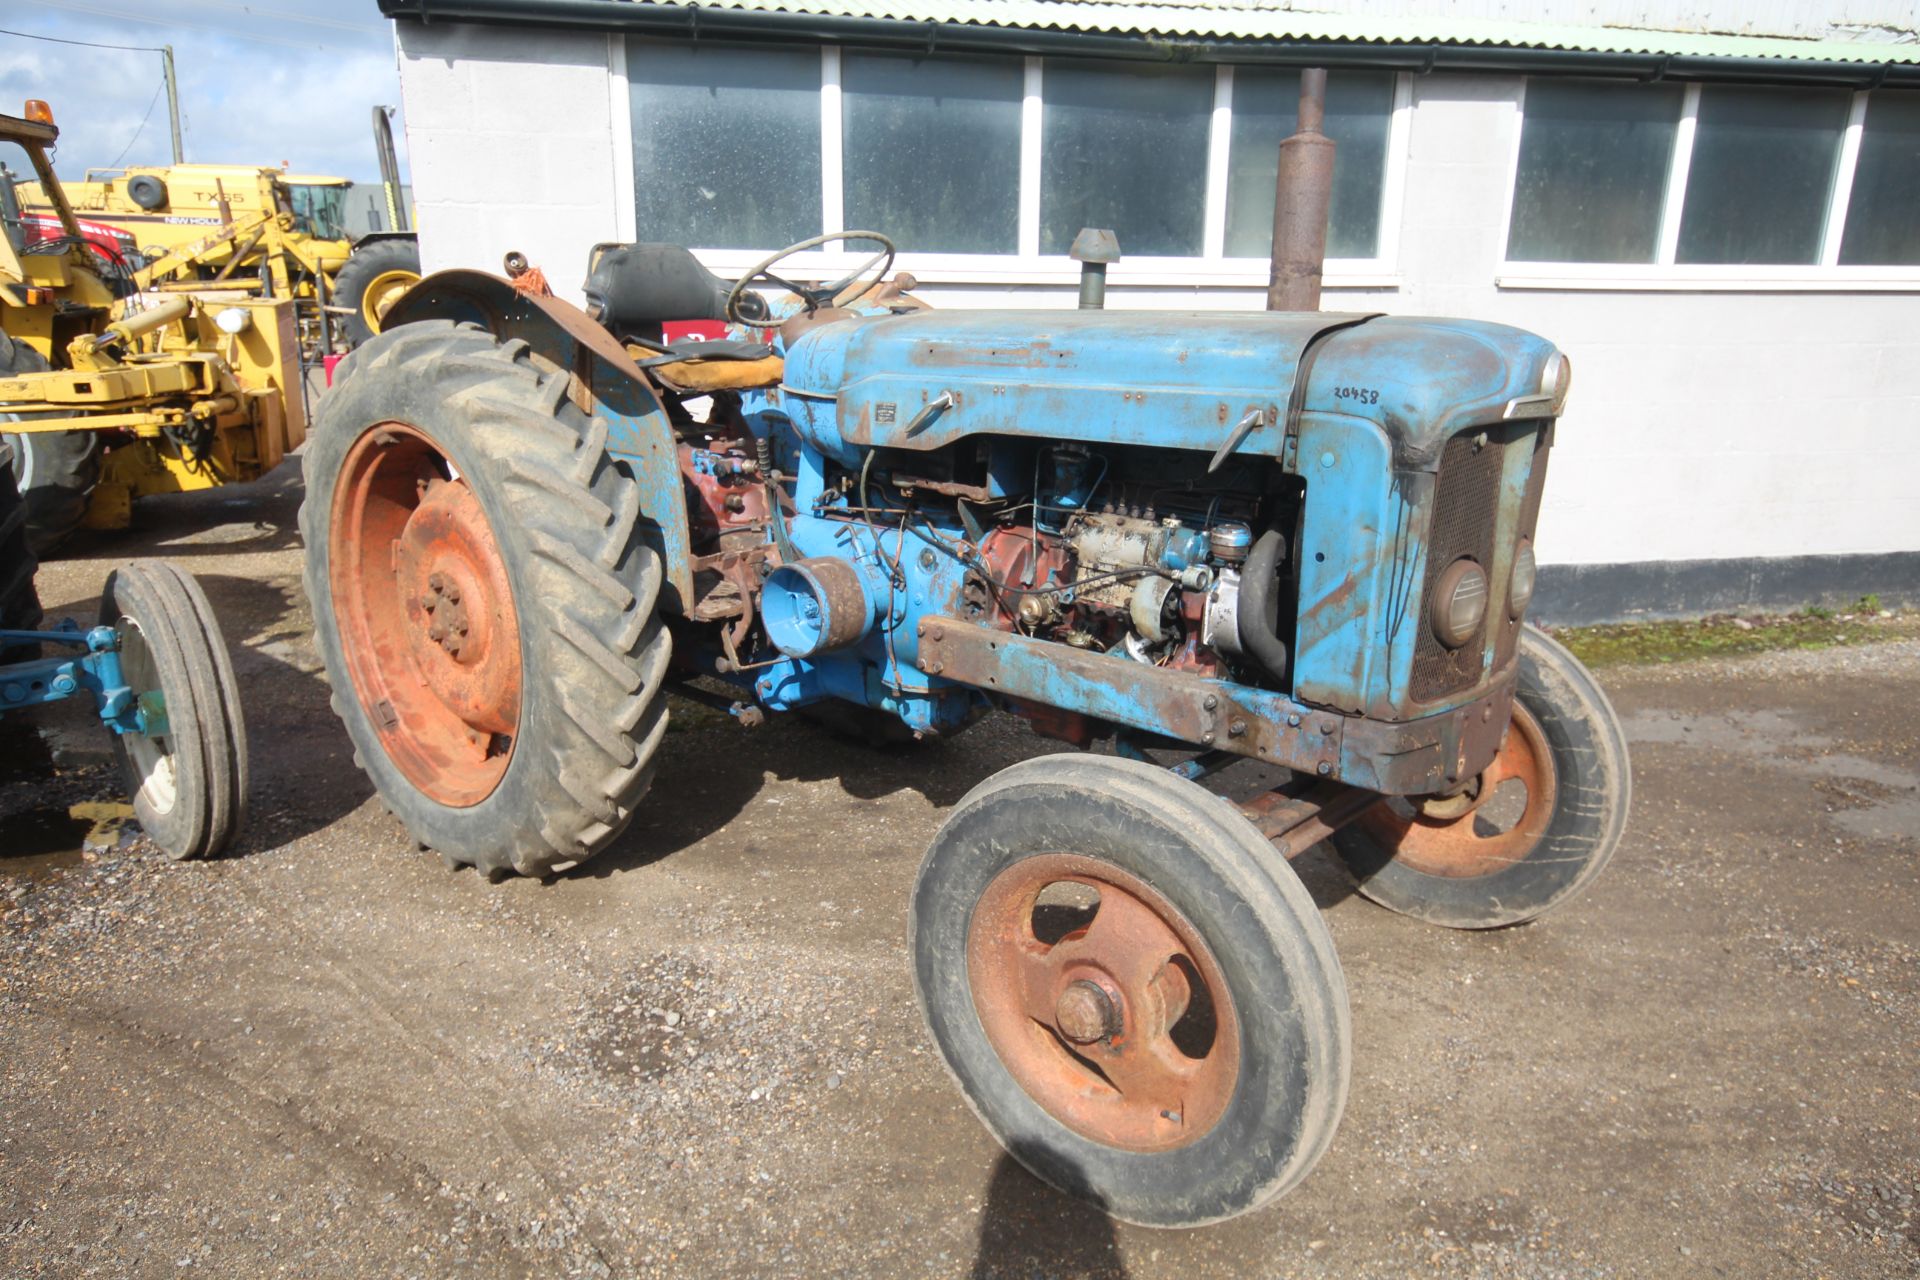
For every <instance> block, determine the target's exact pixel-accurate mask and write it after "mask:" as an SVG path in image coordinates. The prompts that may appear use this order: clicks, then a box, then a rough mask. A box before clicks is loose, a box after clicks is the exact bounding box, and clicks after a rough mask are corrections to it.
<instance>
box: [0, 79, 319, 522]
mask: <svg viewBox="0 0 1920 1280" xmlns="http://www.w3.org/2000/svg"><path fill="white" fill-rule="evenodd" d="M58 137H59V131H58V129H56V128H55V126H54V124H53V116H52V112H51V111H50V110H48V108H47V106H46V104H45V103H42V102H37V101H34V102H29V103H28V104H27V117H26V118H24V119H22V118H19V117H15V116H7V115H0V149H4V150H11V149H12V147H13V146H17V147H18V148H19V149H20V151H22V152H24V154H25V157H26V160H27V163H28V165H29V166H30V167H31V169H32V171H33V173H34V174H35V175H36V177H37V178H38V179H39V182H38V184H37V185H38V187H39V190H40V191H41V192H42V193H43V197H44V198H45V199H46V201H47V205H46V207H47V208H48V209H50V210H51V216H52V218H53V220H54V224H55V226H56V227H57V233H56V234H54V235H53V236H51V237H48V236H45V235H44V234H43V232H42V228H41V227H40V226H38V225H36V224H32V223H29V222H28V221H27V219H25V218H24V217H23V216H22V213H21V208H20V204H19V202H18V200H17V198H16V196H15V188H14V184H13V182H12V181H11V179H10V178H9V177H8V176H7V173H6V171H4V170H0V224H3V225H0V232H4V234H0V419H6V420H7V421H6V424H5V425H6V427H7V432H6V442H7V444H8V445H9V446H10V447H11V451H12V454H13V465H14V471H15V476H16V478H17V479H18V481H19V485H20V490H21V493H22V495H23V497H24V498H25V505H26V509H27V527H28V536H29V540H30V541H31V543H32V544H33V546H34V549H35V550H36V551H43V550H45V549H46V548H49V547H51V546H52V545H53V544H54V543H56V542H58V541H59V540H60V539H61V538H62V537H64V536H65V535H66V534H68V533H70V532H71V531H72V530H73V529H74V528H75V527H77V526H78V525H80V524H81V523H83V522H84V523H86V524H87V525H89V526H91V527H96V528H122V527H125V525H126V524H127V523H128V521H129V520H130V519H131V517H132V507H133V500H134V499H135V498H137V497H140V496H143V495H147V494H154V493H176V492H181V491H184V490H190V489H206V488H212V487H213V486H215V485H221V484H230V483H234V482H236V481H243V480H252V479H254V478H256V477H258V476H260V475H262V474H264V473H265V472H267V471H268V470H270V469H271V468H273V467H274V466H275V465H276V464H278V463H279V461H280V459H281V458H282V457H283V456H285V454H286V453H287V452H288V451H289V450H291V449H293V448H295V447H296V446H298V445H299V444H300V442H301V441H302V440H303V439H305V438H306V412H305V408H304V403H303V401H302V399H301V385H300V369H301V366H300V344H299V337H298V333H297V329H296V324H295V314H294V313H295V303H294V301H293V300H292V299H291V298H288V297H284V296H279V297H260V296H256V295H255V294H253V293H250V292H249V291H248V290H247V289H245V288H244V287H242V286H241V285H239V284H236V285H234V286H233V287H228V288H223V287H222V286H221V283H220V282H218V281H212V282H201V283H200V284H199V285H198V286H197V287H195V288H193V289H191V290H184V291H183V290H176V291H173V292H166V293H162V292H155V291H145V290H142V289H141V288H140V287H139V285H140V282H139V281H138V280H137V279H136V278H135V276H134V274H133V273H131V272H129V271H126V270H125V269H124V268H119V267H116V266H115V265H114V264H113V262H112V260H111V259H110V258H108V259H103V258H102V257H101V256H100V255H99V254H98V252H97V251H96V249H95V248H94V247H93V246H92V244H91V243H90V239H89V237H88V236H87V235H86V234H85V233H84V231H83V229H82V227H81V225H80V223H79V221H78V219H76V218H75V216H74V213H73V210H72V208H71V207H70V206H69V205H68V204H67V202H66V198H65V194H64V192H63V191H62V188H61V185H60V182H59V180H58V179H57V178H56V177H55V176H54V172H53V167H52V165H51V163H50V162H49V161H48V159H47V148H48V147H49V146H51V145H52V144H53V142H54V141H55V140H56V139H57V138H58ZM7 144H12V145H11V146H9V145H7ZM277 216H278V215H275V217H276V218H277Z"/></svg>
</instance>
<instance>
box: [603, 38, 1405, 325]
mask: <svg viewBox="0 0 1920 1280" xmlns="http://www.w3.org/2000/svg"><path fill="white" fill-rule="evenodd" d="M613 40H614V43H613V54H612V58H613V66H614V69H615V83H616V85H617V86H619V87H618V89H617V90H616V92H617V93H619V94H621V95H623V96H624V107H625V110H624V114H625V122H624V124H625V127H626V128H627V129H628V130H629V131H630V133H631V139H632V146H631V154H632V166H633V173H632V185H633V192H634V201H633V205H632V209H633V224H632V228H631V231H630V232H629V231H626V230H624V229H623V232H622V234H631V235H633V236H634V237H635V238H637V239H641V240H664V241H671V242H675V243H680V244H685V245H687V246H688V247H690V248H692V249H694V250H696V251H697V252H699V253H700V255H701V257H702V259H703V260H704V261H706V262H707V264H708V266H710V267H711V268H713V269H714V270H716V271H719V272H722V273H723V274H724V273H727V272H730V271H738V270H740V269H744V268H745V267H747V266H749V265H751V264H752V262H754V261H755V260H756V259H757V258H759V257H762V256H764V255H765V254H766V253H767V252H769V251H770V250H773V249H777V248H780V247H781V246H783V245H786V244H791V243H795V242H797V241H800V240H805V239H809V238H811V237H813V236H816V235H819V234H820V233H821V232H823V231H840V230H846V229H854V228H860V229H871V230H875V231H881V232H884V233H886V234H887V235H888V236H890V237H891V238H893V240H894V241H895V243H896V244H897V245H898V247H899V250H900V253H901V266H902V267H903V268H905V269H907V270H911V271H912V272H914V273H915V274H916V275H917V276H919V277H920V278H921V279H922V280H927V281H954V282H979V283H1010V284H1011V283H1020V282H1025V281H1033V282H1042V281H1044V282H1049V283H1053V282H1058V283H1071V281H1072V279H1073V278H1074V273H1075V272H1076V271H1077V267H1076V266H1075V264H1074V263H1072V262H1071V261H1068V260H1067V258H1066V253H1067V250H1068V248H1069V246H1070V245H1071V244H1072V243H1073V238H1074V236H1075V235H1076V234H1078V232H1079V231H1080V229H1081V228H1082V227H1089V226H1091V227H1104V228H1109V229H1111V230H1112V231H1113V232H1114V233H1115V234H1116V236H1117V237H1118V239H1119V241H1120V250H1121V254H1122V260H1121V265H1120V266H1119V267H1118V268H1117V269H1116V272H1117V275H1116V278H1117V279H1119V280H1120V281H1122V282H1126V283H1140V284H1148V285H1190V284H1201V283H1215V284H1229V285H1241V286H1254V285H1261V284H1264V283H1265V281H1266V270H1267V268H1266V258H1267V253H1268V247H1269V244H1270V242H1271V240H1272V231H1273V175H1274V167H1275V155H1276V153H1277V148H1278V146H1279V142H1280V139H1281V138H1283V137H1285V136H1286V135H1287V134H1289V133H1291V132H1292V131H1293V129H1294V123H1295V121H1294V115H1295V110H1296V106H1297V102H1298V97H1299V89H1298V84H1299V82H1298V78H1297V75H1296V73H1293V72H1286V71H1268V70H1249V69H1246V68H1240V69H1236V68H1232V67H1225V66H1220V67H1215V66H1206V65H1194V64H1188V65H1184V66H1150V65H1147V64H1141V63H1129V62H1102V61H1092V60H1085V59H1041V58H997V57H986V56H978V57H976V56H961V55H947V54H939V53H936V54H931V55H926V56H914V55H912V54H906V53H896V52H882V51H878V50H863V49H854V48H844V49H843V48H840V47H837V46H831V45H829V46H824V47H822V46H798V45H783V46H758V45H740V44H726V43H714V42H710V41H704V40H703V41H699V42H696V43H689V42H683V41H673V40H659V39H654V38H648V37H641V36H631V37H619V36H616V37H614V38H613ZM1236 77H1237V79H1236ZM1236 86H1237V87H1236ZM1410 103H1411V90H1410V79H1409V77H1407V76H1404V75H1402V76H1395V75H1387V74H1360V73H1353V74H1349V73H1337V74H1335V75H1334V76H1332V77H1331V78H1330V83H1329V87H1328V104H1327V105H1328V111H1327V129H1328V132H1329V133H1330V135H1331V136H1332V137H1333V138H1334V140H1335V141H1336V142H1337V143H1338V144H1339V147H1340V151H1339V163H1338V164H1337V165H1336V168H1335V178H1334V196H1333V211H1332V215H1331V219H1332V220H1331V226H1330V229H1329V235H1328V255H1329V267H1328V276H1329V279H1330V281H1331V282H1332V283H1333V284H1334V285H1335V286H1336V287H1337V286H1338V285H1340V284H1341V283H1343V282H1350V283H1355V284H1361V283H1364V284H1367V285H1372V286H1380V285H1391V284H1393V283H1394V280H1393V278H1392V276H1391V275H1388V274H1386V273H1388V272H1390V271H1391V270H1392V269H1393V261H1392V259H1393V244H1394V235H1393V231H1394V229H1395V228H1396V227H1397V225H1398V219H1399V210H1398V207H1397V201H1398V199H1399V196H1398V194H1397V193H1398V192H1399V190H1400V188H1401V185H1402V184H1401V180H1400V179H1401V174H1402V172H1403V170H1404V167H1405V153H1406V135H1407V128H1408V120H1409V115H1410V111H1411V105H1410ZM858 249H859V246H854V248H853V249H847V248H845V247H843V246H841V245H838V244H830V245H828V246H826V247H825V248H824V249H822V250H820V251H818V252H811V253H810V254H809V256H808V257H807V258H806V259H805V260H803V261H802V262H799V263H796V264H795V269H796V270H813V269H818V270H821V271H825V270H829V269H832V268H834V267H836V266H844V265H846V263H845V261H844V260H845V259H847V258H848V257H849V256H850V255H851V254H853V253H855V252H857V251H858ZM1343 276H1344V277H1345V280H1344V281H1343V279H1342V277H1343Z"/></svg>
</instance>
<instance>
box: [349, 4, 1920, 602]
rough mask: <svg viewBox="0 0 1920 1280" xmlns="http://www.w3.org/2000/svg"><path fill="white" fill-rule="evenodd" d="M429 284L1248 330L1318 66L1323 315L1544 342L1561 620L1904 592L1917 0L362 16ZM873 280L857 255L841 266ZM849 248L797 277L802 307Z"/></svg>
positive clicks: (1913, 522) (630, 9) (1914, 390)
mask: <svg viewBox="0 0 1920 1280" xmlns="http://www.w3.org/2000/svg"><path fill="white" fill-rule="evenodd" d="M382 8H383V10H384V11H385V12H386V13H387V14H388V15H389V16H391V17H393V18H394V19H395V23H394V26H395V31H396V50H397V56H398V59H399V64H400V71H401V77H402V86H403V91H404V97H405V104H406V128H407V140H408V145H409V149H410V153H411V158H412V168H413V178H414V187H415V197H416V206H417V210H418V219H419V226H420V233H421V238H422V250H423V255H424V259H425V265H426V267H427V269H428V270H434V269H437V268H442V267H451V266H481V267H486V268H489V269H494V270H498V268H499V263H500V260H501V255H502V254H503V253H505V252H506V251H508V250H518V251H520V252H522V253H524V254H526V255H527V256H528V258H529V259H531V260H532V261H533V262H534V263H536V264H538V265H540V266H541V267H542V268H543V269H544V270H545V272H546V274H547V275H548V277H549V278H550V279H551V280H552V282H553V285H554V287H555V289H556V290H557V291H558V292H560V293H561V294H562V295H564V296H570V297H573V298H575V299H576V300H577V299H578V297H579V282H580V280H581V277H582V276H583V274H584V270H585V262H586V256H587V252H588V250H589V248H590V247H591V246H592V245H594V244H596V243H599V242H603V241H621V240H661V241H673V242H678V243H684V244H688V245H689V246H691V247H693V248H694V249H695V250H696V251H697V252H698V253H699V256H700V257H701V258H702V260H703V261H705V262H706V264H707V265H708V266H709V267H711V268H712V269H713V270H714V271H716V272H719V273H721V274H723V275H732V274H737V273H739V272H740V271H742V270H744V269H745V268H746V267H747V266H749V265H750V264H751V263H753V262H754V261H756V260H757V259H759V258H761V257H764V256H765V255H766V254H767V253H769V252H771V251H772V250H774V249H777V248H779V247H781V246H782V245H784V244H786V243H789V242H793V241H798V240H801V239H804V238H806V237H809V236H813V235H818V234H820V233H822V232H825V231H835V230H844V229H849V228H874V229H878V230H881V231H885V232H887V233H888V234H889V235H891V236H892V237H894V238H895V239H896V240H897V241H898V243H899V246H900V250H901V253H900V258H899V262H898V268H899V269H900V270H903V271H907V272H910V273H911V274H912V275H913V276H914V277H916V278H917V279H918V281H919V282H920V288H919V290H918V292H919V293H920V295H921V296H923V297H925V298H927V299H928V300H929V301H931V302H932V303H933V304H934V305H936V306H941V307H1008V306H1013V307H1068V306H1072V305H1074V300H1075V284H1076V281H1077V277H1078V267H1077V264H1076V263H1074V262H1072V261H1071V260H1069V259H1068V257H1067V256H1066V250H1067V247H1068V244H1069V243H1070V241H1071V240H1072V238H1073V236H1074V233H1075V232H1076V231H1077V230H1078V229H1079V228H1080V227H1082V226H1097V227H1106V228H1111V229H1112V230H1113V231H1114V232H1115V233H1116V234H1117V236H1118V239H1119V244H1120V249H1121V253H1122V258H1121V260H1120V261H1119V262H1118V263H1116V264H1115V265H1114V266H1113V267H1112V268H1111V271H1110V275H1109V281H1110V284H1109V292H1108V305H1110V306H1116V307H1144V308H1161V309H1172V310H1185V309H1222V308H1247V309H1252V308H1258V307H1260V306H1261V305H1263V301H1264V287H1265V284H1266V281H1267V261H1266V255H1267V252H1268V247H1269V244H1270V239H1271V226H1272V222H1271V218H1272V208H1273V201H1274V190H1273V188H1274V170H1275V155H1276V146H1277V143H1278V141H1279V139H1280V138H1282V137H1283V136H1285V135H1286V134H1288V133H1290V132H1291V131H1292V129H1293V127H1294V111H1295V98H1296V93H1297V83H1298V72H1299V69H1300V68H1301V67H1304V66H1324V67H1326V68H1328V69H1329V72H1330V87H1329V101H1328V116H1329V125H1328V132H1329V133H1330V135H1331V136H1332V137H1333V138H1334V139H1335V141H1336V142H1337V143H1338V144H1339V152H1338V164H1337V169H1336V177H1335V192H1334V200H1333V212H1332V223H1331V227H1330V234H1329V260H1328V262H1327V264H1326V286H1327V288H1326V296H1325V301H1324V303H1323V305H1324V306H1325V307H1326V309H1328V310H1336V311H1370V312H1387V313H1401V314H1448V315H1460V316H1469V317H1478V318H1484V319H1492V320H1499V321H1502V322H1506V323H1510V324H1515V325H1519V326H1522V327H1524V328H1528V329H1532V330H1534V331H1536V332H1538V333H1540V334H1543V335H1545V336H1547V337H1549V338H1551V339H1552V340H1553V341H1555V342H1556V343H1558V344H1559V345H1560V346H1561V347H1562V348H1563V349H1564V350H1565V351H1566V352H1568V353H1569V354H1570V356H1571V358H1572V361H1573V367H1574V371H1575V378H1574V390H1573V395H1572V402H1571V406H1570V408H1569V410H1568V412H1567V414H1566V415H1565V417H1564V418H1563V419H1562V420H1561V422H1560V424H1559V428H1558V439H1557V445H1558V447H1557V448H1556V450H1555V454H1554V462H1553V480H1552V483H1551V484H1550V485H1549V486H1548V497H1547V501H1546V506H1545V510H1544V512H1543V515H1542V518H1541V529H1540V536H1539V547H1540V555H1541V560H1542V562H1543V565H1544V566H1545V567H1544V569H1543V573H1542V586H1541V595H1540V603H1539V605H1538V609H1539V611H1540V612H1541V613H1542V614H1544V615H1545V616H1547V617H1548V618H1550V619H1553V620H1561V621H1590V620H1600V619H1611V618H1621V617H1631V616H1648V615H1686V614H1698V613H1703V612H1709V611H1714V610H1720V609H1735V608H1765V607H1771V608H1778V607H1792V606H1796V605H1800V604H1804V603H1807V602H1809V601H1813V600H1824V601H1827V602H1829V603H1845V602H1847V601H1851V600H1853V599H1855V598H1857V597H1859V596H1861V595H1866V594H1870V593H1871V594H1878V595H1879V596H1880V597H1881V598H1882V599H1883V600H1885V601H1886V602H1888V603H1892V602H1894V601H1897V600H1911V599H1916V598H1920V218H1916V217H1915V216H1914V210H1915V209H1916V208H1917V207H1920V33H1916V31H1915V29H1914V27H1915V11H1914V9H1913V6H1912V5H1911V4H1910V3H1904V2H1902V0H1830V2H1829V3H1825V4H1819V5H1807V4H1793V3H1787V2H1786V0H1767V2H1765V3H1738V4H1736V3H1730V2H1728V0H1639V2H1635V3H1629V2H1628V0H1587V2H1585V3H1574V2H1573V0H1543V2H1542V3H1539V4H1535V5H1531V6H1528V7H1527V8H1528V13H1529V20H1528V21H1516V20H1513V19H1511V18H1509V17H1505V16H1501V15H1502V14H1503V13H1504V12H1505V11H1506V10H1507V9H1508V8H1510V6H1506V5H1501V4H1496V3H1493V2H1492V0H1486V2H1485V3H1477V4H1443V3H1439V0H1398V2H1397V3H1370V4H1365V5H1361V4H1358V3H1353V2H1352V0H1328V2H1327V3H1324V4H1322V5H1319V6H1317V7H1316V9H1315V10H1314V11H1313V12H1307V11H1303V10H1301V9H1297V8H1294V7H1290V6H1286V5H1280V4H1273V3H1264V2H1261V0H1251V2H1247V3H1215V4H1206V5H1181V4H1172V3H1158V4H1146V3H1132V2H1129V0H1098V2H1094V0H1085V2H1083V0H707V2H703V3H701V4H698V5H678V4H656V3H635V2H630V0H382ZM862 256H864V255H862ZM854 260H857V259H854V258H852V256H851V255H850V254H845V253H837V254H821V255H817V256H816V257H815V258H814V259H812V265H814V266H816V267H817V268H818V269H819V274H820V275H821V276H823V277H824V276H827V275H828V274H829V273H833V274H838V271H837V270H836V268H838V269H841V270H844V268H845V267H846V266H847V265H849V264H850V262H851V261H854Z"/></svg>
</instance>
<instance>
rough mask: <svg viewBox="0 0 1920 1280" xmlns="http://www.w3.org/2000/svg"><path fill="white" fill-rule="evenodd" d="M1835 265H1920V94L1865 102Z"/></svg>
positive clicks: (1877, 97)
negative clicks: (1837, 260)
mask: <svg viewBox="0 0 1920 1280" xmlns="http://www.w3.org/2000/svg"><path fill="white" fill-rule="evenodd" d="M1840 261H1841V263H1842V264H1843V265H1846V266H1920V93H1876V94H1874V95H1873V96H1872V98H1871V99H1870V100H1869V101H1868V103H1867V112H1866V118H1865V119H1864V120H1863V121H1862V128H1861V134H1860V158H1859V161H1858V163H1857V166H1856V167H1855V169H1854V173H1853V192H1852V198H1851V200H1850V202H1849V203H1848V205H1847V222H1846V232H1845V234H1844V235H1843V236H1842V237H1841V239H1840Z"/></svg>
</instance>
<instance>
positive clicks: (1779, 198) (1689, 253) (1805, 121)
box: [1674, 85, 1848, 266]
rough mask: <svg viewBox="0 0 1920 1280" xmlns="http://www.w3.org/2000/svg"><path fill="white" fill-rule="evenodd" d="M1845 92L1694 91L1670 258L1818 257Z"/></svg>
mask: <svg viewBox="0 0 1920 1280" xmlns="http://www.w3.org/2000/svg"><path fill="white" fill-rule="evenodd" d="M1847 107H1848V95H1847V94H1846V93H1844V92H1836V91H1831V90H1824V89H1734V88H1727V87H1725V86H1721V85H1713V86H1710V87H1708V88H1706V89H1703V90H1701V93H1700V108H1699V114H1698V117H1697V121H1696V123H1695V125H1694V133H1693V158H1692V161H1691V163H1690V164H1689V166H1688V170H1687V195H1686V203H1685V204H1684V206H1683V207H1682V211H1681V215H1680V241H1679V245H1678V247H1677V249H1676V252H1675V254H1674V260H1675V261H1676V262H1740V263H1799V264H1804V265H1809V266H1811V265H1813V264H1815V263H1817V262H1819V261H1820V235H1821V231H1822V229H1823V228H1824V227H1825V225H1826V218H1827V208H1828V205H1829V204H1830V203H1831V201H1832V198H1833V171H1834V163H1835V161H1837V160H1838V159H1839V156H1840V135H1841V134H1842V133H1844V132H1845V131H1846V127H1847Z"/></svg>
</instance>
